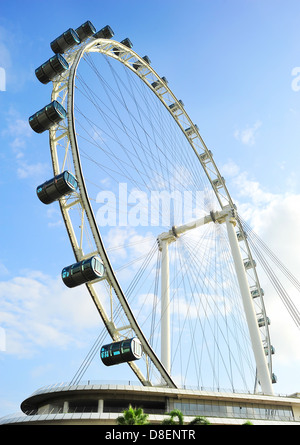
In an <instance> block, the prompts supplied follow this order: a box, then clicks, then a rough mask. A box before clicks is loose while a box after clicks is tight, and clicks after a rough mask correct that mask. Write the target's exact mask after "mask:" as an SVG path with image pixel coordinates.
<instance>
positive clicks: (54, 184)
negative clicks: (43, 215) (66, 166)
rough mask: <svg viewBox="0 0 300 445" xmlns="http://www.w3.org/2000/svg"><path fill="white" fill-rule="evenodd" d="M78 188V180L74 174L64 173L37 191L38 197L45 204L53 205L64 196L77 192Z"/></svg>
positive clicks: (39, 187) (40, 186) (45, 183)
mask: <svg viewBox="0 0 300 445" xmlns="http://www.w3.org/2000/svg"><path fill="white" fill-rule="evenodd" d="M77 186H78V182H77V179H76V178H75V176H73V175H72V173H70V172H68V171H64V172H63V173H60V174H59V175H57V176H54V178H52V179H50V180H49V181H46V182H44V183H43V184H41V185H39V186H38V187H37V189H36V193H37V196H38V198H39V200H40V201H41V202H43V203H44V204H51V203H52V202H54V201H56V200H57V199H59V198H61V197H62V196H65V195H69V194H70V193H72V192H75V191H76V189H77Z"/></svg>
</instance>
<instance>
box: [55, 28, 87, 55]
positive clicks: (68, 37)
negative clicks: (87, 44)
mask: <svg viewBox="0 0 300 445" xmlns="http://www.w3.org/2000/svg"><path fill="white" fill-rule="evenodd" d="M79 43H80V37H79V35H78V34H77V32H76V31H74V29H72V28H69V29H68V30H67V31H65V32H64V33H63V34H61V35H60V36H59V37H57V38H56V39H55V40H53V41H52V42H51V43H50V46H51V49H52V51H53V52H54V53H56V54H63V53H64V52H66V51H67V50H68V49H70V48H73V46H75V45H78V44H79Z"/></svg>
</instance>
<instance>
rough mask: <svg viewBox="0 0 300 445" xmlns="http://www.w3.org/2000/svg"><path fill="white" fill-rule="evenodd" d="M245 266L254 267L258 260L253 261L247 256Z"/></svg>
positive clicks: (246, 267) (247, 267) (247, 268)
mask: <svg viewBox="0 0 300 445" xmlns="http://www.w3.org/2000/svg"><path fill="white" fill-rule="evenodd" d="M244 267H245V269H246V270H249V269H252V268H253V267H256V262H255V261H254V260H253V263H252V261H251V260H249V258H246V259H245V260H244Z"/></svg>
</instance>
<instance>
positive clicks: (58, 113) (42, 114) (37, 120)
mask: <svg viewBox="0 0 300 445" xmlns="http://www.w3.org/2000/svg"><path fill="white" fill-rule="evenodd" d="M66 115H67V112H66V110H65V109H64V107H63V106H62V105H61V104H60V103H59V102H57V101H56V100H54V101H53V102H51V103H50V104H49V105H46V106H45V107H44V108H42V109H41V110H40V111H37V112H36V113H35V114H33V115H32V116H30V118H29V125H30V126H31V128H32V129H33V130H34V131H35V132H36V133H43V132H44V131H46V130H49V128H51V127H53V125H56V124H58V123H59V122H60V121H62V120H64V119H65V117H66Z"/></svg>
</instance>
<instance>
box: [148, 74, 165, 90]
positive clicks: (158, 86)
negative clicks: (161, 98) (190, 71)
mask: <svg viewBox="0 0 300 445" xmlns="http://www.w3.org/2000/svg"><path fill="white" fill-rule="evenodd" d="M161 80H162V82H161V81H160V80H156V81H155V82H152V83H151V86H152V87H153V88H154V89H155V90H156V91H158V90H160V89H161V88H164V87H165V86H166V85H167V84H168V81H167V79H166V78H165V77H162V78H161Z"/></svg>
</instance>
